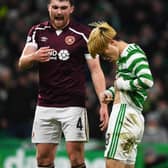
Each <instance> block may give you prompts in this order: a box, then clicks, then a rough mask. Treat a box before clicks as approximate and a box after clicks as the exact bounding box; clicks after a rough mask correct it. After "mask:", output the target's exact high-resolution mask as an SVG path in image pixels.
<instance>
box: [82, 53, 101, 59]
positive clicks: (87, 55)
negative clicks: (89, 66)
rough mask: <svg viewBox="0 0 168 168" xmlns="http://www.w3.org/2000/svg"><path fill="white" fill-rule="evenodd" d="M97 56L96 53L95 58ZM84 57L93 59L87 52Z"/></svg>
mask: <svg viewBox="0 0 168 168" xmlns="http://www.w3.org/2000/svg"><path fill="white" fill-rule="evenodd" d="M97 57H99V55H96V57H95V58H97ZM85 58H86V59H94V58H93V57H92V56H91V55H90V54H89V53H87V54H85Z"/></svg>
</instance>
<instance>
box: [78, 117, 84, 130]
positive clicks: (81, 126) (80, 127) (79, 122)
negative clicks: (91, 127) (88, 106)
mask: <svg viewBox="0 0 168 168" xmlns="http://www.w3.org/2000/svg"><path fill="white" fill-rule="evenodd" d="M76 128H79V129H80V130H82V128H83V125H82V119H81V117H79V119H78V122H77V124H76Z"/></svg>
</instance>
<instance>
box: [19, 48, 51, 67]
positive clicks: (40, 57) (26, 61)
mask: <svg viewBox="0 0 168 168" xmlns="http://www.w3.org/2000/svg"><path fill="white" fill-rule="evenodd" d="M50 52H52V49H50V48H49V47H41V48H39V49H38V50H36V48H35V47H33V46H30V45H26V46H25V47H24V49H23V52H22V55H21V57H20V59H19V63H18V66H19V69H26V68H29V67H31V66H32V65H33V63H34V62H46V61H49V59H50Z"/></svg>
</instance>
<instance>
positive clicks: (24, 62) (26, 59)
mask: <svg viewBox="0 0 168 168" xmlns="http://www.w3.org/2000/svg"><path fill="white" fill-rule="evenodd" d="M34 61H35V60H34V53H31V54H28V55H22V56H21V57H20V59H19V63H18V67H19V69H21V70H23V69H27V68H30V67H31V66H32V65H33V62H34Z"/></svg>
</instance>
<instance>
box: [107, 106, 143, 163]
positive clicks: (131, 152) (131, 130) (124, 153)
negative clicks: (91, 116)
mask: <svg viewBox="0 0 168 168" xmlns="http://www.w3.org/2000/svg"><path fill="white" fill-rule="evenodd" d="M143 132H144V117H143V115H142V113H141V111H137V110H136V109H134V108H132V107H131V106H129V105H126V104H114V105H113V108H112V112H111V115H110V119H109V124H108V129H107V132H106V149H105V152H104V156H105V157H106V158H111V159H116V160H120V161H123V162H124V163H125V164H130V165H132V164H135V161H136V155H137V145H138V143H140V142H141V140H142V136H143Z"/></svg>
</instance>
